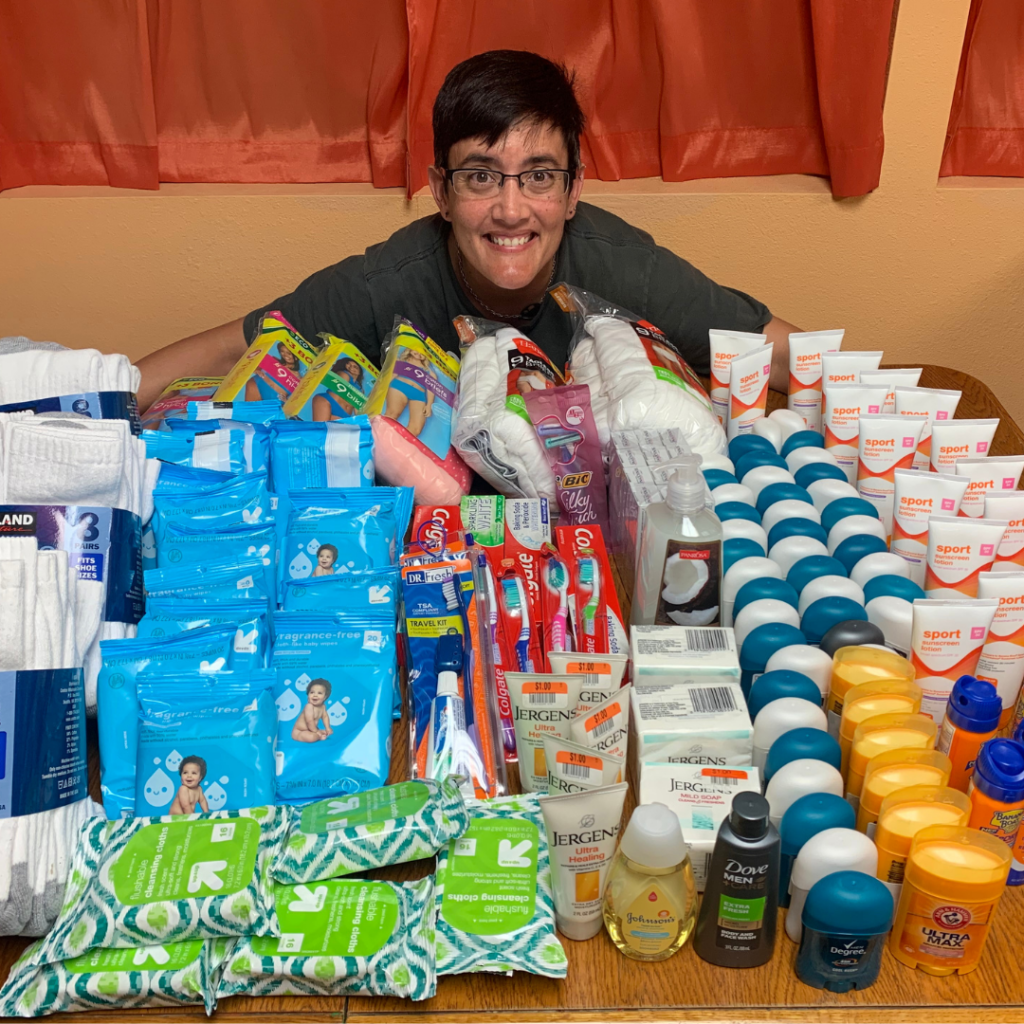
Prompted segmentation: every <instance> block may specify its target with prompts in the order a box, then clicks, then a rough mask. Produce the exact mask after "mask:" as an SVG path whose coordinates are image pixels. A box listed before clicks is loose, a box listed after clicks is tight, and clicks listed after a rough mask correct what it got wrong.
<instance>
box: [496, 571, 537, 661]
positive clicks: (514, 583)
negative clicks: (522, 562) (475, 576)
mask: <svg viewBox="0 0 1024 1024" xmlns="http://www.w3.org/2000/svg"><path fill="white" fill-rule="evenodd" d="M501 592H502V594H503V595H504V598H505V611H506V612H507V613H508V615H509V616H510V617H511V618H515V617H516V616H518V617H519V622H520V625H519V639H518V640H516V641H515V644H514V647H515V652H516V661H517V662H518V663H519V671H520V672H532V671H533V661H532V660H531V658H530V617H529V615H528V614H527V610H526V594H525V592H524V590H523V581H522V580H520V579H519V577H518V576H505V577H503V578H502V581H501Z"/></svg>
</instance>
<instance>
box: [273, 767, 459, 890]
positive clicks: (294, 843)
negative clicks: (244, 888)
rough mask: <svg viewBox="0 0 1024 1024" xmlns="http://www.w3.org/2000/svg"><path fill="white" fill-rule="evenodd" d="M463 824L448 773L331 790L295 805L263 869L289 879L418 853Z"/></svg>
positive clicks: (347, 871) (433, 849) (425, 853)
mask: <svg viewBox="0 0 1024 1024" xmlns="http://www.w3.org/2000/svg"><path fill="white" fill-rule="evenodd" d="M468 825H469V812H468V811H467V810H466V805H465V803H464V802H463V799H462V794H461V793H460V792H459V787H458V781H457V779H456V778H455V777H449V778H448V779H446V780H445V781H444V782H440V783H439V782H435V781H434V780H433V779H423V780H422V781H418V782H400V783H398V784H397V785H394V786H384V787H383V788H381V789H371V790H369V791H368V792H366V793H353V794H352V795H351V796H341V797H331V798H329V799H327V800H320V801H319V802H317V803H315V804H307V805H306V806H305V807H303V808H302V809H301V811H297V812H296V815H295V817H294V819H293V820H292V825H291V831H290V832H289V834H288V838H287V839H286V840H285V842H284V845H283V846H282V848H281V855H280V856H279V857H278V858H277V860H275V861H274V863H273V864H272V865H271V866H270V874H271V875H272V876H273V878H274V880H275V881H277V882H287V883H290V884H295V883H298V882H316V881H319V880H320V879H322V878H336V877H338V876H339V875H351V874H354V873H355V872H357V871H369V870H370V869H372V868H382V867H385V866H387V865H388V864H404V863H406V862H407V861H411V860H423V859H424V858H426V857H433V856H434V854H436V853H437V851H438V850H440V849H441V847H442V846H444V845H446V844H447V843H448V841H449V840H451V839H455V838H457V837H458V836H460V835H462V833H463V832H465V831H466V828H467V827H468Z"/></svg>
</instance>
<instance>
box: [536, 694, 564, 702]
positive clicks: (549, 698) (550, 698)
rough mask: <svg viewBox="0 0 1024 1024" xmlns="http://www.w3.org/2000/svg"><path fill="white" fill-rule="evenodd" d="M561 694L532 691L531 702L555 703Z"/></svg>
mask: <svg viewBox="0 0 1024 1024" xmlns="http://www.w3.org/2000/svg"><path fill="white" fill-rule="evenodd" d="M559 696H560V694H557V693H531V694H529V698H530V703H531V704H554V703H555V701H556V700H558V698H559Z"/></svg>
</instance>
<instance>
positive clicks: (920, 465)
mask: <svg viewBox="0 0 1024 1024" xmlns="http://www.w3.org/2000/svg"><path fill="white" fill-rule="evenodd" d="M961 394H962V392H960V391H941V390H938V389H937V388H900V387H898V388H896V415H897V416H917V417H920V418H921V419H923V420H924V421H925V428H924V430H922V431H921V440H920V441H918V443H917V458H916V459H915V460H914V469H929V468H930V467H931V456H932V424H933V423H941V422H943V421H945V420H951V419H952V418H953V416H954V414H955V413H956V407H957V406H958V405H959V404H960V395H961Z"/></svg>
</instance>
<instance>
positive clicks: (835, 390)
mask: <svg viewBox="0 0 1024 1024" xmlns="http://www.w3.org/2000/svg"><path fill="white" fill-rule="evenodd" d="M823 387H824V389H825V416H824V421H823V423H822V433H824V435H825V447H826V448H827V449H828V450H829V451H830V452H831V453H832V454H833V455H834V456H835V460H836V462H837V463H838V464H839V468H840V469H842V470H843V472H845V473H846V479H847V481H848V482H849V483H851V484H856V482H857V437H858V435H859V434H860V418H861V416H862V415H864V414H869V415H870V414H872V413H879V412H881V411H882V405H883V404H884V402H885V394H886V386H885V385H884V384H881V385H878V384H824V385H823Z"/></svg>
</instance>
